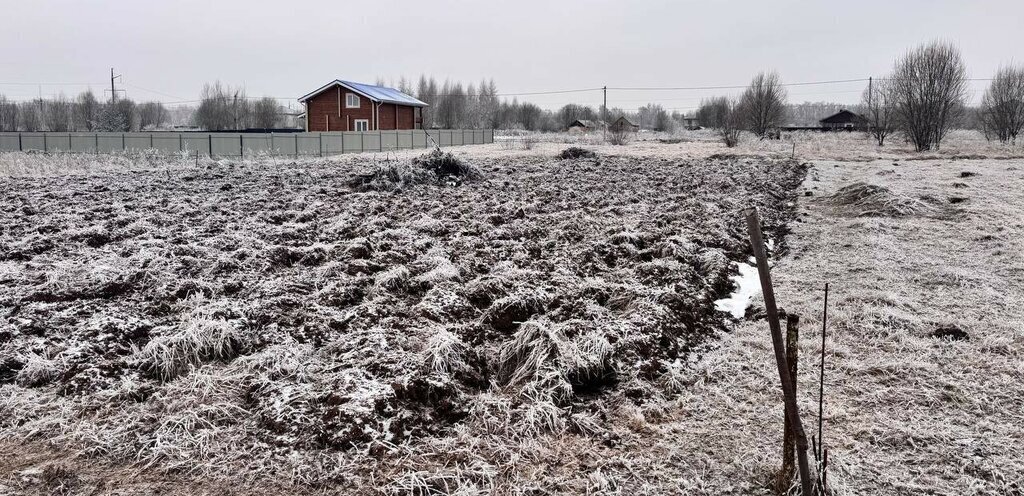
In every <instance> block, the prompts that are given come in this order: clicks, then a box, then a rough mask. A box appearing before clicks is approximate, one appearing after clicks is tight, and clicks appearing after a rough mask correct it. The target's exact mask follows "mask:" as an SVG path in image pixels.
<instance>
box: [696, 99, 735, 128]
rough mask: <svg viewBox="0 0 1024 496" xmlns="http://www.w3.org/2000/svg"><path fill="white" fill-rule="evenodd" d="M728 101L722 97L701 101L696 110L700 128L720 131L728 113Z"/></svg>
mask: <svg viewBox="0 0 1024 496" xmlns="http://www.w3.org/2000/svg"><path fill="white" fill-rule="evenodd" d="M730 108H731V106H730V102H729V99H728V98H726V97H724V96H718V97H714V98H709V99H707V100H701V102H700V107H699V108H697V121H698V122H700V125H701V126H704V127H710V128H713V129H721V128H722V126H723V125H725V118H726V117H728V115H729V112H730Z"/></svg>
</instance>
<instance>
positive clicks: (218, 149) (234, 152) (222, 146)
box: [210, 133, 242, 157]
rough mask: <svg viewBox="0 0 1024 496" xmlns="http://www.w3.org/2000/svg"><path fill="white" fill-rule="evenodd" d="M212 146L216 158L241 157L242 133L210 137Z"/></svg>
mask: <svg viewBox="0 0 1024 496" xmlns="http://www.w3.org/2000/svg"><path fill="white" fill-rule="evenodd" d="M210 146H211V147H212V148H213V150H212V151H213V155H214V156H215V157H241V156H242V135H241V133H215V134H211V135H210Z"/></svg>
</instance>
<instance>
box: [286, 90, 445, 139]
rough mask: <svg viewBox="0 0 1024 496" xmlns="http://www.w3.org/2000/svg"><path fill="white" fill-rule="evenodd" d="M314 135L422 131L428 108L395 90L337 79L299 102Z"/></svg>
mask: <svg viewBox="0 0 1024 496" xmlns="http://www.w3.org/2000/svg"><path fill="white" fill-rule="evenodd" d="M299 102H300V103H302V104H303V105H304V106H305V110H306V112H305V127H306V131H310V132H333V131H378V130H379V131H391V130H396V129H420V128H421V127H422V124H423V108H424V107H426V106H427V104H426V103H423V102H421V101H419V100H417V99H415V98H413V97H412V96H409V95H406V94H405V93H402V92H401V91H398V90H396V89H394V88H387V87H384V86H376V85H372V84H365V83H356V82H353V81H343V80H341V79H335V80H334V81H331V82H329V83H327V84H325V85H323V86H321V87H320V88H318V89H316V90H314V91H313V92H311V93H309V94H307V95H305V96H303V97H302V98H299Z"/></svg>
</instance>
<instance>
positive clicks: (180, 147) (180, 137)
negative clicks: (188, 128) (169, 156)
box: [178, 133, 199, 162]
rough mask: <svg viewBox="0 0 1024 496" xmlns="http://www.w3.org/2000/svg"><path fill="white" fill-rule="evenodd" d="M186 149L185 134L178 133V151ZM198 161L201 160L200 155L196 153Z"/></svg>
mask: <svg viewBox="0 0 1024 496" xmlns="http://www.w3.org/2000/svg"><path fill="white" fill-rule="evenodd" d="M183 151H185V135H183V134H181V133H178V152H183ZM196 161H197V162H198V161H199V156H198V155H196Z"/></svg>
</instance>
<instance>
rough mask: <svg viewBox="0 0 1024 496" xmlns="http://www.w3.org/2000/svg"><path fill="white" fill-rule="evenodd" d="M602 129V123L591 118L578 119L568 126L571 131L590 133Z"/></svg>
mask: <svg viewBox="0 0 1024 496" xmlns="http://www.w3.org/2000/svg"><path fill="white" fill-rule="evenodd" d="M598 129H601V123H600V122H597V121H592V120H590V119H576V120H574V121H572V124H569V126H568V127H567V128H566V130H567V131H569V132H570V133H588V132H590V131H594V130H598Z"/></svg>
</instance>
